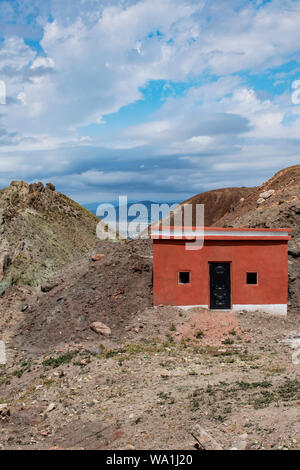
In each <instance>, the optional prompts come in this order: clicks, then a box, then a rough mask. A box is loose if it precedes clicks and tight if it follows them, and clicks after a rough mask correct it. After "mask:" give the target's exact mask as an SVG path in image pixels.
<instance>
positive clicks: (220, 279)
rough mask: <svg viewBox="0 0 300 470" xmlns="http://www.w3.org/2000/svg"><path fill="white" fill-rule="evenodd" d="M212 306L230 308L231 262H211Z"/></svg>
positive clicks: (212, 307)
mask: <svg viewBox="0 0 300 470" xmlns="http://www.w3.org/2000/svg"><path fill="white" fill-rule="evenodd" d="M209 276H210V308H211V309H213V310H215V309H221V310H223V309H226V310H227V309H230V308H231V299H230V294H231V291H230V263H210V266H209Z"/></svg>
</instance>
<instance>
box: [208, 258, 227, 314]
mask: <svg viewBox="0 0 300 470" xmlns="http://www.w3.org/2000/svg"><path fill="white" fill-rule="evenodd" d="M218 263H220V264H228V265H229V304H230V307H229V308H224V309H221V308H220V309H216V308H212V306H211V283H210V265H211V264H218ZM231 265H232V261H219V260H218V261H215V260H214V261H209V262H208V286H209V310H232V269H231Z"/></svg>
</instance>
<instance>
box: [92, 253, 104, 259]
mask: <svg viewBox="0 0 300 470" xmlns="http://www.w3.org/2000/svg"><path fill="white" fill-rule="evenodd" d="M104 256H105V255H102V254H97V255H93V256H92V261H101V260H102V259H103V258H104Z"/></svg>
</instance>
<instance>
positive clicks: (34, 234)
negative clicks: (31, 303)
mask: <svg viewBox="0 0 300 470" xmlns="http://www.w3.org/2000/svg"><path fill="white" fill-rule="evenodd" d="M98 222H99V219H98V218H97V217H96V216H94V215H93V214H92V213H90V212H89V211H87V210H86V209H84V208H83V207H81V206H80V205H79V204H77V203H76V202H74V201H72V200H71V199H69V198H68V197H66V196H65V195H63V194H61V193H59V192H57V191H56V190H55V187H54V185H52V184H51V183H48V184H47V185H46V186H44V185H43V184H42V183H33V184H27V183H25V182H24V181H13V182H12V183H11V185H10V186H9V187H8V188H4V189H2V190H0V295H1V294H3V292H4V291H5V290H6V289H7V287H9V286H10V285H12V284H28V285H32V286H34V285H39V284H41V283H43V281H44V280H45V279H47V278H48V277H49V276H51V275H52V274H53V273H54V272H55V271H57V269H59V268H61V267H62V266H63V265H65V264H66V263H68V262H70V261H72V260H74V259H75V258H77V257H79V256H81V255H83V254H84V253H86V252H87V251H88V250H90V249H91V248H93V247H94V246H95V244H96V242H97V238H96V225H97V223H98Z"/></svg>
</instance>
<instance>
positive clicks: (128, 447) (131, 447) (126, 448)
mask: <svg viewBox="0 0 300 470" xmlns="http://www.w3.org/2000/svg"><path fill="white" fill-rule="evenodd" d="M125 450H136V448H135V447H134V446H133V445H132V444H127V446H126V447H125Z"/></svg>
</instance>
